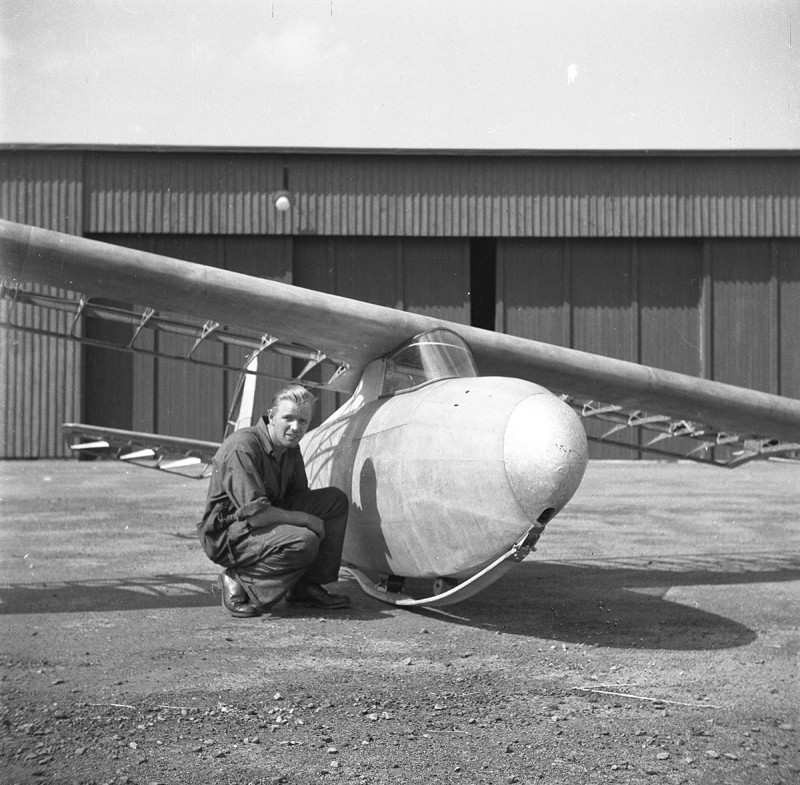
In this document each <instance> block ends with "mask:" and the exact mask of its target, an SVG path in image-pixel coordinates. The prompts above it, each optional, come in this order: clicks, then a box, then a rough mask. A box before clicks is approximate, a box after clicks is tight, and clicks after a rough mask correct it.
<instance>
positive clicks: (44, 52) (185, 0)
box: [0, 0, 800, 150]
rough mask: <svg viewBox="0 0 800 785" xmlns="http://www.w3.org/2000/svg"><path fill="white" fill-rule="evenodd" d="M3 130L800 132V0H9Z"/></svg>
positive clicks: (79, 134) (385, 144)
mask: <svg viewBox="0 0 800 785" xmlns="http://www.w3.org/2000/svg"><path fill="white" fill-rule="evenodd" d="M0 142H3V143H8V142H29V143H30V142H33V143H69V144H136V145H138V144H163V145H202V146H218V145H224V146H237V147H238V146H247V147H250V146H257V147H336V148H342V147H345V148H349V147H355V148H422V149H431V148H439V149H441V148H458V149H533V150H535V149H568V150H572V149H658V148H662V149H663V148H668V149H723V150H725V149H754V148H755V149H757V148H777V149H783V148H800V0H649V1H648V0H541V1H537V0H494V1H493V2H489V1H488V0H481V2H477V0H181V1H179V0H0Z"/></svg>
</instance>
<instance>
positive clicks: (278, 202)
mask: <svg viewBox="0 0 800 785" xmlns="http://www.w3.org/2000/svg"><path fill="white" fill-rule="evenodd" d="M291 206H292V200H291V199H290V198H289V192H288V191H278V193H277V194H276V195H275V209H276V210H277V211H278V212H279V213H285V212H286V211H287V210H288V209H289V208H290V207H291Z"/></svg>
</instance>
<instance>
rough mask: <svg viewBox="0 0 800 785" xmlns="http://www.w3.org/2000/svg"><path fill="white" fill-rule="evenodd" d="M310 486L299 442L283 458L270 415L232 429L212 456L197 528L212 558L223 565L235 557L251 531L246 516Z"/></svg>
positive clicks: (227, 565) (234, 561)
mask: <svg viewBox="0 0 800 785" xmlns="http://www.w3.org/2000/svg"><path fill="white" fill-rule="evenodd" d="M306 490H308V478H307V477H306V468H305V464H304V463H303V456H302V454H301V453H300V448H299V447H290V448H287V449H286V450H285V451H284V453H283V456H282V457H281V460H280V461H279V460H278V459H277V458H276V457H275V450H274V448H273V446H272V441H271V439H270V438H269V431H268V430H267V418H266V417H262V418H261V420H259V422H258V423H257V424H256V425H253V426H251V427H249V428H242V429H241V430H239V431H235V432H234V433H232V434H231V435H230V436H229V437H228V438H227V439H226V440H225V441H224V442H223V443H222V445H221V447H220V448H219V450H217V454H216V455H215V456H214V459H213V461H212V473H211V484H210V485H209V487H208V496H207V497H206V508H205V512H204V513H203V519H202V520H201V521H200V522H199V523H198V524H197V533H198V535H199V537H200V542H201V544H202V545H203V550H204V551H205V552H206V555H207V556H208V558H209V559H211V561H213V562H215V563H216V564H221V565H222V566H223V567H232V566H235V565H236V563H237V550H238V548H237V546H238V545H239V544H240V543H241V542H242V541H243V540H244V539H245V538H246V537H248V536H249V534H250V527H249V526H248V524H247V520H248V518H250V517H252V516H253V515H256V514H257V513H259V512H261V511H263V510H265V509H267V508H268V507H269V506H270V505H273V504H274V505H275V506H276V507H280V506H281V501H282V500H283V499H285V498H287V497H289V496H293V495H294V494H296V493H300V492H302V491H306Z"/></svg>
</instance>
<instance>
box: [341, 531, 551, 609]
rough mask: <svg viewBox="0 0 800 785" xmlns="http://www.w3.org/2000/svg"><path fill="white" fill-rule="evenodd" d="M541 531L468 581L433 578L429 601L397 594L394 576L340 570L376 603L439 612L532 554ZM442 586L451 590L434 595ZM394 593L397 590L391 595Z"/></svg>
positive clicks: (351, 568)
mask: <svg viewBox="0 0 800 785" xmlns="http://www.w3.org/2000/svg"><path fill="white" fill-rule="evenodd" d="M543 529H544V526H535V527H534V528H533V529H531V531H530V532H528V534H526V535H525V537H523V538H522V539H521V540H519V541H518V542H516V543H514V545H513V546H512V547H511V549H510V550H508V551H507V552H506V553H504V554H503V555H502V556H499V557H498V558H497V559H495V560H494V561H493V562H492V563H491V564H489V565H487V566H486V567H484V568H483V569H482V570H481V571H480V572H477V573H475V575H473V576H472V577H471V578H467V579H466V580H464V581H462V582H461V583H457V584H456V585H454V586H451V583H452V582H451V581H450V580H448V579H447V578H437V579H436V581H435V582H434V590H435V591H437V593H435V594H432V595H431V596H430V597H422V598H419V599H417V598H415V597H411V596H409V595H408V594H403V592H402V591H401V590H399V589H401V588H402V579H398V578H397V576H394V575H392V576H389V577H388V578H386V579H384V580H381V581H379V582H378V581H375V580H373V579H372V578H370V577H369V576H368V575H367V574H366V573H365V572H363V571H362V570H360V569H359V568H358V567H356V566H355V565H354V564H348V563H345V564H343V565H342V567H343V568H344V569H345V570H347V571H348V572H350V573H351V574H352V575H353V577H354V578H355V579H356V580H357V581H358V584H359V586H361V588H362V590H363V591H364V592H365V593H366V594H368V595H369V596H370V597H373V598H375V599H376V600H380V601H381V602H386V603H389V604H390V605H397V606H399V607H404V608H409V607H412V608H413V607H425V608H439V607H443V606H445V605H454V604H455V603H457V602H461V601H462V600H466V599H468V598H469V597H472V595H473V594H477V593H478V592H479V591H481V590H482V589H485V588H486V587H487V586H489V585H490V584H492V583H494V582H495V581H496V580H498V579H499V578H501V577H502V576H503V575H505V574H506V573H507V572H508V571H509V570H510V569H511V568H512V567H513V566H514V565H515V564H519V562H521V561H522V560H523V559H524V558H525V557H526V556H527V555H528V554H529V553H530V552H531V551H532V550H536V548H535V547H534V545H535V543H536V541H537V540H538V539H539V535H540V534H541V533H542V531H543ZM445 586H451V588H449V589H446V590H444V591H438V590H439V589H440V588H441V589H443V588H444V587H445ZM395 589H398V590H397V591H395Z"/></svg>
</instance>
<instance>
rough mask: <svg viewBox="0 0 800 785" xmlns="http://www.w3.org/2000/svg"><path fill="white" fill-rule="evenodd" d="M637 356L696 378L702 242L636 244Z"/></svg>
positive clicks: (700, 359) (700, 352)
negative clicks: (638, 348) (637, 294)
mask: <svg viewBox="0 0 800 785" xmlns="http://www.w3.org/2000/svg"><path fill="white" fill-rule="evenodd" d="M636 255H637V268H638V278H639V313H640V333H641V345H640V350H639V353H640V357H639V361H640V362H642V363H644V364H645V365H652V366H654V367H656V368H664V369H666V370H668V371H677V372H678V373H688V374H691V375H692V376H702V375H703V370H704V367H703V366H704V352H705V349H704V346H703V336H702V322H701V309H702V305H701V304H702V293H703V246H702V243H700V242H684V241H680V240H676V241H670V240H664V241H660V240H653V241H647V242H639V243H637V245H636Z"/></svg>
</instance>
